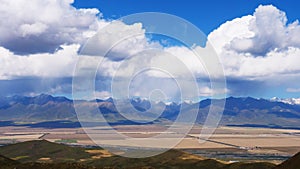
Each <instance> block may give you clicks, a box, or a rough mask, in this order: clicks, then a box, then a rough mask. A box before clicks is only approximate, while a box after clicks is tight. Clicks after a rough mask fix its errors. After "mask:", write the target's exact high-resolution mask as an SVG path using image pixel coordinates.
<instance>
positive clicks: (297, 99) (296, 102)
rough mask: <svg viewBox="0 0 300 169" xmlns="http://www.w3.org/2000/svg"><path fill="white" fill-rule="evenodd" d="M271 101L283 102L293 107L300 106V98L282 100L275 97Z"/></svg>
mask: <svg viewBox="0 0 300 169" xmlns="http://www.w3.org/2000/svg"><path fill="white" fill-rule="evenodd" d="M271 101H275V102H282V103H286V104H292V105H296V104H297V105H298V104H299V105H300V98H288V99H280V98H278V97H273V98H271Z"/></svg>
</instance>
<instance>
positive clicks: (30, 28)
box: [0, 0, 100, 54]
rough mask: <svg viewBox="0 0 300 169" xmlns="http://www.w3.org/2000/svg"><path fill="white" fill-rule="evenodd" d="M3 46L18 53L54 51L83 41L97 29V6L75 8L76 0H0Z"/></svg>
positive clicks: (0, 32)
mask: <svg viewBox="0 0 300 169" xmlns="http://www.w3.org/2000/svg"><path fill="white" fill-rule="evenodd" d="M0 3H1V5H0V11H1V15H0V25H1V26H0V36H1V39H0V45H1V46H3V47H5V48H7V49H9V50H11V51H12V52H15V53H27V54H30V53H31V54H32V53H41V52H53V51H55V50H56V49H57V48H58V47H59V46H60V45H63V44H73V43H83V42H84V41H85V40H86V38H87V35H91V34H90V33H89V32H91V31H94V32H95V31H96V30H97V28H98V20H99V19H98V17H97V15H100V13H99V11H98V9H76V8H74V7H73V6H71V4H72V3H73V0H55V1H53V0H43V1H41V0H31V1H26V0H14V1H11V0H0Z"/></svg>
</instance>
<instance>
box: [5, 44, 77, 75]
mask: <svg viewBox="0 0 300 169" xmlns="http://www.w3.org/2000/svg"><path fill="white" fill-rule="evenodd" d="M79 47H80V45H69V46H64V45H63V46H61V49H60V50H57V51H56V52H55V53H53V54H51V53H42V54H31V55H26V56H24V55H16V54H14V53H12V52H11V51H9V50H7V49H5V48H3V47H0V56H1V57H0V79H2V80H7V79H16V78H22V77H23V78H24V77H40V78H55V77H56V78H59V77H71V76H72V74H73V70H74V67H75V64H76V61H77V59H78V55H77V51H78V49H79Z"/></svg>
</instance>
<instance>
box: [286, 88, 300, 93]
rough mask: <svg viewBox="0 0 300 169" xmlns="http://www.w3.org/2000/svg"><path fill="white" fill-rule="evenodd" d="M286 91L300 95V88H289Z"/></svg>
mask: <svg viewBox="0 0 300 169" xmlns="http://www.w3.org/2000/svg"><path fill="white" fill-rule="evenodd" d="M286 91H287V92H290V93H300V88H287V89H286Z"/></svg>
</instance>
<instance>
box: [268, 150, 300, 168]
mask: <svg viewBox="0 0 300 169" xmlns="http://www.w3.org/2000/svg"><path fill="white" fill-rule="evenodd" d="M298 168H300V153H298V154H296V155H295V156H293V157H291V158H290V159H288V160H287V161H285V162H283V163H282V164H280V165H278V166H277V167H276V168H274V169H298Z"/></svg>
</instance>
